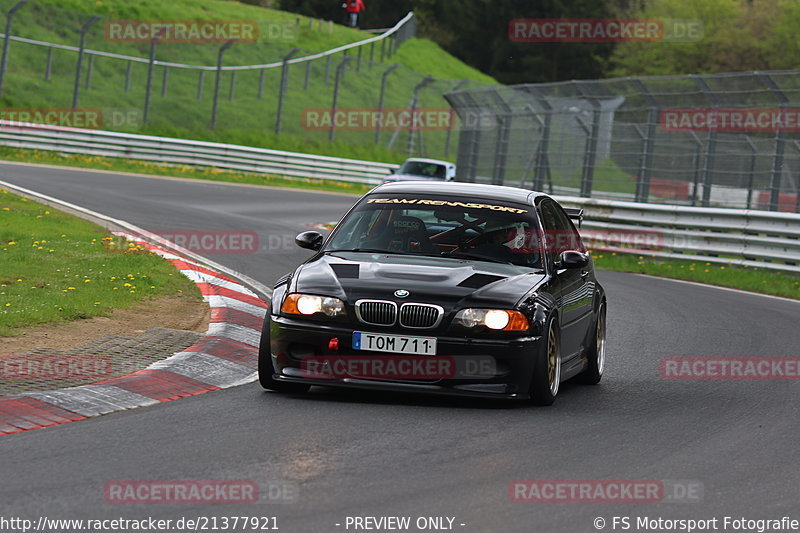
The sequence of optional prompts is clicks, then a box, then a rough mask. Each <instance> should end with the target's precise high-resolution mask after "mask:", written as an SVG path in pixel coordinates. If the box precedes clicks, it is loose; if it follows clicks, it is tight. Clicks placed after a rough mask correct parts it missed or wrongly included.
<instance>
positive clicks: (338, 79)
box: [328, 56, 353, 142]
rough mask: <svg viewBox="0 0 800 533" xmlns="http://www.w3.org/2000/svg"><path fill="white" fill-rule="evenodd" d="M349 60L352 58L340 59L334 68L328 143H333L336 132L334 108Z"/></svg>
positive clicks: (337, 102)
mask: <svg viewBox="0 0 800 533" xmlns="http://www.w3.org/2000/svg"><path fill="white" fill-rule="evenodd" d="M329 57H330V56H329ZM351 59H353V58H352V57H349V56H347V57H344V58H342V62H341V63H339V66H338V67H336V81H335V82H334V85H333V105H332V106H331V128H330V130H329V131H328V141H330V142H333V137H334V135H335V131H336V107H337V106H338V105H339V83H340V82H341V81H342V76H343V75H344V69H345V67H347V63H348V62H349V61H350V60H351Z"/></svg>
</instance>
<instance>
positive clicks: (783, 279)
mask: <svg viewBox="0 0 800 533" xmlns="http://www.w3.org/2000/svg"><path fill="white" fill-rule="evenodd" d="M592 255H593V258H594V263H595V266H596V267H597V268H599V269H604V270H615V271H617V272H633V273H636V274H647V275H650V276H658V277H661V278H672V279H680V280H686V281H695V282H697V283H706V284H708V285H717V286H720V287H730V288H732V289H741V290H744V291H751V292H758V293H762V294H770V295H773V296H783V297H784V298H793V299H795V300H800V275H796V274H792V273H790V272H777V271H774V270H766V269H761V268H748V267H739V266H725V265H717V264H715V263H703V262H697V261H694V262H693V261H679V260H673V259H658V258H653V257H646V256H637V255H627V254H618V253H616V252H612V253H607V252H597V251H596V252H593V254H592Z"/></svg>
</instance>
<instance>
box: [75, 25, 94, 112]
mask: <svg viewBox="0 0 800 533" xmlns="http://www.w3.org/2000/svg"><path fill="white" fill-rule="evenodd" d="M98 20H100V17H98V16H94V17H92V18H90V19H89V20H88V21H87V22H86V23H85V24H84V25H83V26H81V42H80V46H79V47H78V64H77V66H76V67H75V86H74V87H73V89H72V108H73V109H75V108H77V107H78V95H79V94H80V90H81V67H82V66H83V52H84V50H85V49H86V33H87V32H88V31H89V28H91V27H92V24H94V23H95V22H97V21H98Z"/></svg>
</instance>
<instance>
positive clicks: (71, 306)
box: [0, 189, 200, 336]
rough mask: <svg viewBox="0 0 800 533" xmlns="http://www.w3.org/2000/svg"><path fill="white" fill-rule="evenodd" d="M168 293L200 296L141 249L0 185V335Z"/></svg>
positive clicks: (185, 280)
mask: <svg viewBox="0 0 800 533" xmlns="http://www.w3.org/2000/svg"><path fill="white" fill-rule="evenodd" d="M168 294H182V295H184V296H185V297H187V298H196V299H199V298H200V291H199V290H198V289H197V287H196V286H195V285H194V283H192V282H191V281H190V280H189V279H188V278H186V277H184V276H183V275H181V274H180V273H179V272H178V271H177V270H175V268H174V267H173V266H172V265H171V264H170V263H168V262H167V261H165V260H163V259H161V258H160V257H158V256H156V255H153V254H151V253H150V252H148V251H147V250H146V249H144V248H141V247H139V246H136V245H133V243H126V242H125V241H121V240H119V239H117V238H116V237H114V238H111V237H110V236H109V234H108V232H106V231H105V229H104V228H101V227H100V226H97V225H95V224H92V223H91V222H88V221H86V220H83V219H80V218H78V217H75V216H73V215H69V214H67V213H63V212H61V211H58V210H56V209H53V208H52V207H48V206H45V205H42V204H39V203H36V202H34V201H31V200H28V199H27V198H23V197H20V196H17V195H15V194H11V193H10V192H8V191H7V190H5V189H0V336H12V335H15V334H17V333H18V332H19V330H20V328H22V327H26V326H31V325H35V324H44V323H52V322H65V321H71V320H77V319H81V318H89V317H94V316H109V315H110V314H111V310H112V309H118V308H127V307H130V306H132V305H133V304H135V303H137V302H140V301H142V300H145V299H148V298H150V297H154V296H161V295H168Z"/></svg>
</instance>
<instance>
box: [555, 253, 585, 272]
mask: <svg viewBox="0 0 800 533" xmlns="http://www.w3.org/2000/svg"><path fill="white" fill-rule="evenodd" d="M588 264H589V256H588V255H587V254H585V253H583V252H578V251H576V250H567V251H565V252H561V254H560V255H559V256H558V261H556V268H583V267H585V266H587V265H588Z"/></svg>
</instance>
